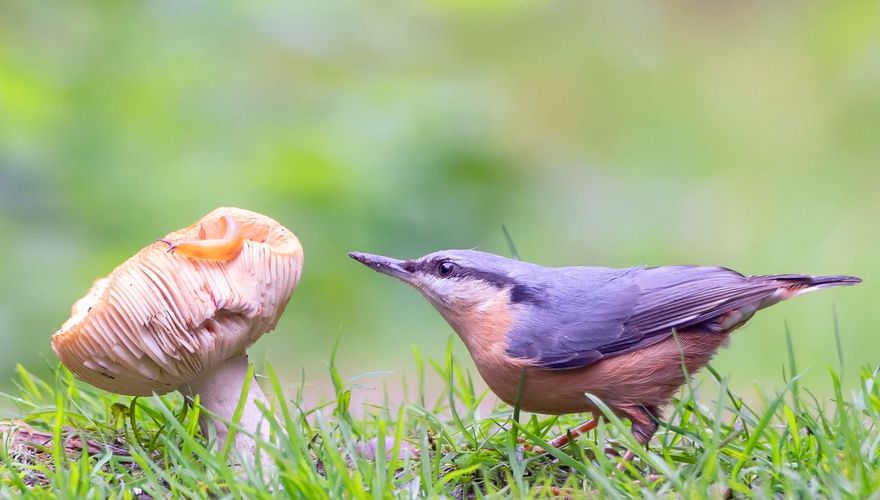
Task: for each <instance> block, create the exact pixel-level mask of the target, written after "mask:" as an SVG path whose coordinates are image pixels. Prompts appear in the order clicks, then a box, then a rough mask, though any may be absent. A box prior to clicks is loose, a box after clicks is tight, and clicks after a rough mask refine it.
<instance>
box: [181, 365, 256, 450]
mask: <svg viewBox="0 0 880 500" xmlns="http://www.w3.org/2000/svg"><path fill="white" fill-rule="evenodd" d="M247 369H248V359H247V354H242V355H241V356H236V357H234V358H231V359H229V360H227V361H226V362H224V363H221V364H219V365H217V366H216V367H214V368H213V369H211V370H209V371H207V372H205V373H203V374H202V376H201V377H199V378H198V379H196V380H194V381H192V382H190V383H189V384H187V385H185V386H183V387H181V388H180V392H182V393H183V394H184V395H185V396H186V397H187V399H188V400H189V401H190V402H191V401H192V400H193V397H194V396H195V395H196V394H198V395H199V404H200V405H201V407H202V408H204V409H206V410H208V411H209V412H211V413H212V414H214V415H216V417H217V418H212V417H211V416H208V415H206V414H202V415H200V416H199V424H200V425H201V428H202V433H204V434H205V435H206V436H207V435H208V434H209V429H211V426H213V428H214V431H215V435H216V436H217V444H218V445H219V446H224V443H226V436H227V434H228V429H227V428H226V424H225V422H231V421H232V420H233V416H234V415H235V408H236V407H237V406H238V402H239V399H240V398H241V391H242V387H243V386H244V382H245V376H246V375H247ZM246 398H247V399H246V400H245V404H244V409H243V411H242V413H241V418H240V419H239V425H240V426H241V428H242V429H243V430H245V431H247V432H250V433H252V434H253V435H255V436H257V437H258V438H260V439H262V440H263V441H265V442H269V437H270V436H269V423H268V422H265V418H263V413H262V412H261V411H260V409H259V408H258V407H257V405H256V403H255V402H256V401H260V402H261V403H262V404H263V405H264V406H266V407H269V401H268V400H267V399H266V396H265V395H264V394H263V391H262V389H260V386H259V384H257V381H256V380H252V381H251V384H250V387H249V388H248V392H247V395H246ZM234 447H235V450H236V451H237V452H238V454H239V455H240V456H241V458H245V457H256V449H257V445H256V443H255V442H254V440H253V439H252V438H251V437H250V436H247V435H245V434H244V433H242V432H237V433H236V434H235V443H234ZM264 458H265V456H264Z"/></svg>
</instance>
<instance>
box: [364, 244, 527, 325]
mask: <svg viewBox="0 0 880 500" xmlns="http://www.w3.org/2000/svg"><path fill="white" fill-rule="evenodd" d="M349 256H350V257H351V258H353V259H355V260H357V261H358V262H360V263H362V264H364V265H366V266H368V267H370V268H372V269H373V270H375V271H378V272H380V273H383V274H387V275H389V276H393V277H395V278H397V279H399V280H401V281H403V282H404V283H407V284H408V285H411V286H413V287H415V288H416V289H417V290H419V291H420V292H422V294H423V295H424V296H425V297H426V298H427V299H428V300H429V301H431V303H432V304H433V305H434V307H436V308H437V309H438V310H439V311H440V312H441V313H442V314H443V315H444V316H447V317H448V315H449V314H460V313H462V312H464V311H467V310H474V309H477V310H479V309H486V308H490V307H494V306H496V305H497V304H498V303H499V299H503V301H505V302H507V303H508V304H510V303H516V302H521V301H524V300H528V299H529V298H530V295H529V294H530V293H532V292H533V288H532V286H531V283H528V281H529V280H528V278H527V276H528V275H529V272H528V271H529V269H530V268H531V267H535V266H534V265H533V264H528V263H525V262H520V261H517V260H513V259H508V258H505V257H501V256H498V255H494V254H491V253H486V252H479V251H476V250H442V251H439V252H434V253H430V254H428V255H425V256H424V257H420V258H418V259H414V260H399V259H393V258H390V257H383V256H381V255H372V254H367V253H360V252H351V253H350V254H349Z"/></svg>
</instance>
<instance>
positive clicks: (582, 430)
mask: <svg viewBox="0 0 880 500" xmlns="http://www.w3.org/2000/svg"><path fill="white" fill-rule="evenodd" d="M597 425H599V419H598V418H593V419H592V420H588V421H586V422H584V423H582V424H581V425H579V426H577V427H575V428H574V429H571V430H570V431H568V432H567V433H565V434H562V435H560V436H557V437H556V438H554V439H551V440H550V442H549V444H550V446H552V447H554V448H562V447H563V446H565V445H567V444H568V443H569V441H570V440H574V439H577V438H579V437H581V436H583V435H584V434H586V433H588V432H590V431H591V430H593V429H595V428H596V426H597ZM569 436H571V438H570V439H569ZM533 450H534V451H535V452H537V453H544V452H545V450H544V449H543V448H540V447H535V448H533Z"/></svg>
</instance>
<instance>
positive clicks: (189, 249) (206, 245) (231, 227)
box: [159, 215, 244, 261]
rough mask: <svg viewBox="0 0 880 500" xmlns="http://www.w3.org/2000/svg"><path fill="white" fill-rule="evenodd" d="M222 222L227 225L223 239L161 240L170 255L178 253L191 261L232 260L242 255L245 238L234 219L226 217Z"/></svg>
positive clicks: (223, 217)
mask: <svg viewBox="0 0 880 500" xmlns="http://www.w3.org/2000/svg"><path fill="white" fill-rule="evenodd" d="M220 220H221V221H222V222H223V223H224V224H225V226H226V230H225V232H224V234H223V237H222V238H216V239H210V240H208V239H198V240H182V241H173V242H172V241H168V240H159V241H161V242H162V243H165V244H166V245H168V250H167V251H168V253H176V254H178V255H182V256H184V257H188V258H190V259H202V260H213V261H227V260H232V259H234V258H236V257H237V256H238V254H239V253H241V248H242V245H244V236H243V235H242V233H241V230H240V229H239V227H238V224H236V223H235V221H234V220H232V218H230V217H228V216H226V215H224V216H222V217H220Z"/></svg>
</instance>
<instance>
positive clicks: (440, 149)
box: [0, 0, 880, 397]
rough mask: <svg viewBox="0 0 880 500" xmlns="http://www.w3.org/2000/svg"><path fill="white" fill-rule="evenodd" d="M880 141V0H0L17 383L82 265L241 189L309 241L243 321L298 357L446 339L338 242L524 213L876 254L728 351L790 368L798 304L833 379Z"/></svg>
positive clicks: (869, 319)
mask: <svg viewBox="0 0 880 500" xmlns="http://www.w3.org/2000/svg"><path fill="white" fill-rule="evenodd" d="M878 161H880V3H878V2H876V1H854V2H726V3H723V2H709V3H686V2H673V3H669V2H665V3H663V4H662V5H661V4H651V3H639V4H629V3H625V2H607V3H604V2H603V3H592V2H590V3H583V2H553V3H546V2H538V1H503V2H502V1H500V0H499V1H487V2H464V1H455V2H441V1H433V2H396V3H395V2H378V3H376V2H363V3H361V2H346V1H340V2H324V1H306V2H296V3H295V5H291V3H288V2H273V1H258V2H251V3H248V4H247V5H241V4H238V3H234V2H208V1H194V2H182V1H173V0H164V1H156V2H110V1H99V2H92V1H71V2H58V3H52V4H51V5H48V4H46V3H43V2H33V1H28V0H3V1H0V238H2V252H0V255H2V258H0V284H2V286H0V345H2V349H0V385H4V384H6V383H7V381H8V380H9V379H11V378H12V377H13V375H14V373H13V367H14V365H15V363H19V362H20V363H23V364H25V365H26V366H28V367H29V368H31V369H34V370H36V371H40V370H43V372H45V369H44V366H45V364H44V363H43V361H41V358H42V359H46V360H50V361H52V362H54V356H53V355H52V352H51V349H50V346H49V339H50V336H51V334H52V333H53V332H54V331H55V330H56V329H57V328H58V326H60V324H61V323H62V322H63V321H64V320H65V319H66V318H67V316H68V312H69V307H70V305H71V304H72V303H73V302H74V300H76V299H77V298H79V297H80V296H81V295H83V294H84V293H85V291H86V289H87V288H88V287H89V285H90V284H91V282H92V280H94V279H95V278H97V277H98V276H101V275H104V274H107V273H108V272H109V271H110V270H111V269H112V268H113V267H114V266H115V265H117V264H118V263H120V262H122V261H123V260H125V259H126V258H128V257H129V256H130V255H131V254H133V253H135V252H136V251H137V250H139V249H140V248H142V247H143V246H145V245H147V244H149V243H151V242H152V241H153V240H154V239H155V238H157V237H159V236H161V235H163V234H165V233H167V232H169V231H171V230H174V229H177V228H179V227H182V226H185V225H188V224H190V223H192V222H193V221H195V220H196V219H198V218H199V217H201V216H202V215H204V214H205V213H207V212H208V211H210V210H211V209H213V208H215V207H217V206H220V205H237V206H242V207H246V208H249V209H253V210H257V211H261V212H264V213H266V214H268V215H270V216H272V217H274V218H276V219H277V220H279V221H280V222H282V223H283V224H285V225H287V226H288V227H290V228H291V229H292V230H293V231H294V232H295V233H297V235H298V236H299V237H300V239H301V240H302V242H303V244H304V246H305V250H306V267H305V272H304V276H303V279H302V281H301V284H300V287H299V289H298V290H297V293H296V295H295V296H294V298H293V301H292V302H291V304H290V306H289V308H288V310H287V313H286V315H285V317H284V318H283V319H282V321H281V323H280V325H279V327H278V329H277V330H276V331H275V332H274V333H271V334H269V335H267V336H266V337H264V339H263V340H262V341H261V342H260V343H259V344H257V345H256V346H255V348H254V349H253V351H252V352H253V353H254V359H256V360H258V361H260V360H264V359H268V360H269V361H271V362H272V363H273V364H274V365H275V366H276V368H277V369H278V371H279V372H280V373H281V375H282V376H283V377H284V378H285V380H286V381H288V382H289V383H291V384H294V383H297V382H298V381H299V380H300V378H301V373H303V371H304V373H305V378H306V381H307V383H310V384H312V383H314V384H318V385H320V384H322V383H324V382H321V381H325V380H326V379H327V374H326V369H325V368H324V366H325V363H326V360H327V359H328V357H329V354H330V352H331V350H332V347H333V344H334V342H335V341H336V340H337V339H339V341H340V346H339V354H338V358H339V363H340V365H341V366H342V372H343V375H344V376H353V375H355V374H358V373H361V372H367V371H372V370H395V371H396V372H398V373H404V374H406V373H411V372H412V370H413V369H414V366H415V363H414V362H413V360H412V356H411V354H410V352H411V351H410V349H411V346H412V345H417V346H418V347H419V348H420V349H421V350H422V351H423V352H425V353H426V354H428V355H433V356H436V357H440V356H442V350H443V348H444V345H445V343H446V341H447V339H448V338H449V335H450V332H451V330H450V329H449V328H448V326H447V325H446V324H445V323H444V322H443V321H442V319H441V318H440V317H439V315H437V314H436V313H435V312H434V311H433V310H432V309H431V308H430V307H429V306H428V305H427V303H426V302H425V301H424V300H423V299H422V298H421V297H419V296H418V295H417V294H416V293H415V292H414V291H411V290H409V289H407V288H405V287H403V286H402V285H400V284H399V283H396V282H393V281H392V280H390V279H387V278H384V277H380V276H378V275H376V274H374V273H371V272H369V271H368V270H366V269H364V268H363V267H361V266H360V265H358V264H356V263H355V262H352V261H350V260H349V259H348V258H347V257H346V252H347V251H349V250H352V249H357V250H362V251H369V252H376V253H385V254H389V255H394V256H400V257H414V256H418V255H421V254H423V253H427V252H429V251H433V250H436V249H440V248H453V247H479V248H481V249H484V250H488V251H494V252H498V253H502V254H507V253H508V250H507V246H506V243H505V240H504V237H503V235H502V232H501V229H500V228H501V225H502V224H504V225H506V226H507V227H508V228H509V229H510V232H511V233H512V235H513V238H514V240H515V242H516V244H517V245H518V247H519V250H520V253H521V254H522V256H523V258H525V259H527V260H532V261H536V262H539V263H543V264H547V265H574V264H592V265H605V266H629V265H635V264H646V265H661V264H674V263H689V264H718V265H724V266H728V267H732V268H735V269H737V270H740V271H743V272H745V273H747V274H762V273H787V272H803V273H814V274H821V273H830V274H855V275H859V276H861V277H863V278H865V283H864V284H863V285H861V286H860V287H858V288H856V289H837V290H833V291H824V292H822V293H817V294H814V295H810V296H807V297H802V298H798V299H797V300H794V301H791V302H787V303H785V304H782V305H779V306H776V307H774V308H773V309H772V310H768V311H764V312H763V313H761V314H758V315H757V316H756V318H755V319H754V320H753V321H752V322H751V323H750V324H749V325H748V326H747V327H746V328H745V329H744V330H742V331H740V332H738V333H737V335H735V338H734V339H733V342H732V346H731V348H730V349H726V350H724V351H722V352H721V353H720V355H719V356H718V358H717V361H716V363H715V365H716V367H717V368H718V369H719V371H720V372H721V373H722V374H730V375H731V376H732V377H733V386H734V387H737V388H740V389H743V390H745V391H747V392H748V391H753V390H754V389H753V387H754V386H753V383H754V382H758V383H759V384H765V385H767V386H772V385H775V386H781V385H782V382H781V373H782V364H783V362H784V360H785V357H786V355H785V335H784V324H785V323H786V322H787V323H788V325H789V327H790V329H791V332H792V335H793V337H794V339H795V341H796V349H797V353H798V357H799V360H800V368H802V369H806V370H807V373H806V374H805V375H804V381H805V382H806V383H808V384H812V385H813V389H814V390H815V391H817V392H819V393H827V390H828V389H829V387H830V386H829V384H828V383H827V375H826V374H827V370H826V369H827V367H828V366H836V365H837V354H836V351H835V342H834V336H833V313H832V311H833V308H834V307H836V309H837V314H838V317H839V323H840V330H841V341H842V348H843V354H844V356H845V359H846V362H847V367H848V371H847V375H848V376H849V377H850V378H854V376H855V373H856V368H857V367H858V366H859V365H862V364H874V365H876V364H877V363H878V362H880V342H878V340H877V339H878V333H880V331H878V330H880V329H878V327H880V323H878V319H880V316H878V314H877V313H876V310H875V305H876V302H875V301H876V300H877V297H878V296H877V289H876V286H877V285H876V283H878V282H880V271H878V266H877V254H878V251H880V250H878V248H880V238H878V234H880V230H878V221H880V197H878V193H877V188H878V186H880V168H878ZM457 348H458V349H459V352H462V353H463V352H464V350H463V349H461V346H460V345H459V346H458V347H457ZM395 376H396V375H395ZM393 377H394V376H392V378H391V379H388V380H394V378H393ZM398 378H399V377H398ZM379 383H381V382H379ZM326 397H330V393H329V392H328V393H327V394H326Z"/></svg>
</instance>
